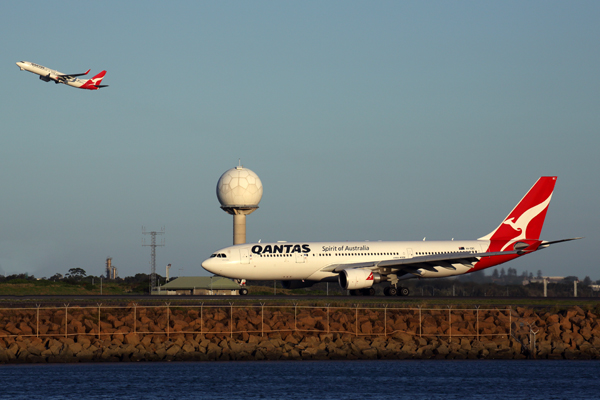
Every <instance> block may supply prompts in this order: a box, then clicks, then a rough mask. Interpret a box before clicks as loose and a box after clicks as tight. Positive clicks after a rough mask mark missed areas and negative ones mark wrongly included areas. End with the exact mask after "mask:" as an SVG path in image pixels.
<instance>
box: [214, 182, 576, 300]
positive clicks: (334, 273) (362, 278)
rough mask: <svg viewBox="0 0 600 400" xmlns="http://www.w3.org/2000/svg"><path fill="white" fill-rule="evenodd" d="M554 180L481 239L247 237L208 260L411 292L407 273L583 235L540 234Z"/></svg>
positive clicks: (426, 272)
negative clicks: (404, 284) (262, 240)
mask: <svg viewBox="0 0 600 400" xmlns="http://www.w3.org/2000/svg"><path fill="white" fill-rule="evenodd" d="M555 183H556V177H555V176H544V177H541V178H540V179H538V181H537V182H536V183H535V184H534V185H533V187H532V188H531V189H530V190H529V191H528V192H527V194H526V195H525V197H523V199H521V201H520V202H519V204H517V206H516V207H515V208H514V209H513V210H512V211H511V212H510V213H509V214H508V216H507V217H506V218H505V219H504V220H503V221H502V223H501V224H500V226H498V228H496V229H495V230H494V231H492V232H491V233H489V234H487V235H485V236H483V237H481V238H479V239H477V240H451V241H425V239H423V241H415V242H302V243H287V242H277V243H251V244H240V245H235V246H231V247H226V248H224V249H221V250H218V251H216V252H215V253H213V254H212V255H211V256H210V258H208V259H206V260H204V262H202V267H203V268H204V269H206V270H207V271H209V272H212V273H214V274H217V275H221V276H225V277H228V278H234V279H238V280H241V281H244V280H245V279H254V280H281V281H282V282H283V286H284V287H285V288H302V287H309V286H312V285H314V284H315V283H318V282H331V281H336V280H337V281H338V282H339V284H340V286H341V287H342V288H343V289H347V290H350V293H351V294H353V295H371V296H372V295H374V294H375V289H374V287H373V285H374V284H377V283H382V282H389V286H386V287H385V288H384V291H383V292H384V294H385V295H386V296H396V295H399V296H407V295H408V294H409V290H408V288H406V287H402V286H400V284H399V282H400V281H402V280H406V279H411V278H438V277H447V276H454V275H462V274H467V273H470V272H474V271H480V270H482V269H486V268H490V267H493V266H495V265H498V264H502V263H505V262H507V261H510V260H514V259H515V258H518V257H521V256H523V255H526V254H529V253H533V252H534V251H537V250H541V249H545V248H546V247H548V246H550V245H551V244H555V243H560V242H566V241H570V240H576V239H581V238H572V239H563V240H556V241H552V242H548V241H544V240H541V239H540V233H541V232H542V226H543V224H544V219H545V217H546V212H547V211H548V205H549V204H550V199H551V198H552V192H553V191H554V185H555ZM247 293H248V290H247V289H246V288H244V287H242V289H240V294H247Z"/></svg>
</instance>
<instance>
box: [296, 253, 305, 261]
mask: <svg viewBox="0 0 600 400" xmlns="http://www.w3.org/2000/svg"><path fill="white" fill-rule="evenodd" d="M305 260H306V257H304V254H302V253H298V254H296V262H297V263H304V262H305Z"/></svg>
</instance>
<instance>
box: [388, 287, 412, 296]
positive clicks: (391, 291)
mask: <svg viewBox="0 0 600 400" xmlns="http://www.w3.org/2000/svg"><path fill="white" fill-rule="evenodd" d="M383 294H385V295H386V296H408V295H409V294H410V290H408V288H405V287H400V288H397V287H395V286H387V287H386V288H385V289H383Z"/></svg>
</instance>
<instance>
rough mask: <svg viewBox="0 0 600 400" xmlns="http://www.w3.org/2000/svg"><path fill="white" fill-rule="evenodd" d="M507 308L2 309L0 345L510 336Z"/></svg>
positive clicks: (509, 314) (66, 306)
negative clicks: (12, 341) (128, 339)
mask: <svg viewBox="0 0 600 400" xmlns="http://www.w3.org/2000/svg"><path fill="white" fill-rule="evenodd" d="M512 320H513V315H512V309H511V308H506V309H480V308H475V309H466V308H465V309H456V308H450V307H448V308H445V309H444V308H390V307H379V308H378V307H359V306H354V307H330V306H325V307H310V306H300V305H293V306H268V305H265V304H261V305H257V306H247V305H243V306H236V305H234V304H233V303H230V305H229V306H222V305H221V306H212V305H204V304H200V305H197V306H179V305H178V306H171V305H170V303H165V305H162V306H138V305H137V304H131V305H129V306H121V307H114V306H110V307H107V306H104V307H103V306H102V305H101V304H99V305H97V306H94V307H77V306H71V307H69V305H65V306H64V307H40V306H38V307H35V308H5V309H0V338H7V337H17V336H21V337H23V336H36V337H57V336H64V337H69V336H82V335H87V336H96V337H98V338H101V337H102V336H107V335H110V336H113V338H114V337H115V335H123V336H124V335H128V334H131V333H134V334H138V335H167V337H169V336H170V335H182V334H183V335H187V334H192V335H196V334H200V335H228V336H231V337H233V336H234V335H236V336H239V335H250V334H252V335H259V334H260V335H261V336H264V335H265V334H271V333H277V332H279V333H285V332H290V333H291V332H302V333H316V334H329V333H338V334H350V335H355V336H390V335H394V334H397V333H404V334H408V335H413V336H419V337H432V336H437V337H447V338H449V339H450V340H451V339H452V338H453V337H472V338H477V339H479V338H480V337H493V336H506V337H510V335H511V333H512V331H511V329H512V328H511V324H512Z"/></svg>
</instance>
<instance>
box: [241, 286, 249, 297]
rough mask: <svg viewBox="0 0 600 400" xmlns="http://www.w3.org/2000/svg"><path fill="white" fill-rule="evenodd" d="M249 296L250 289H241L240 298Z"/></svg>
mask: <svg viewBox="0 0 600 400" xmlns="http://www.w3.org/2000/svg"><path fill="white" fill-rule="evenodd" d="M247 294H248V289H246V288H241V289H240V296H245V295H247Z"/></svg>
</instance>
